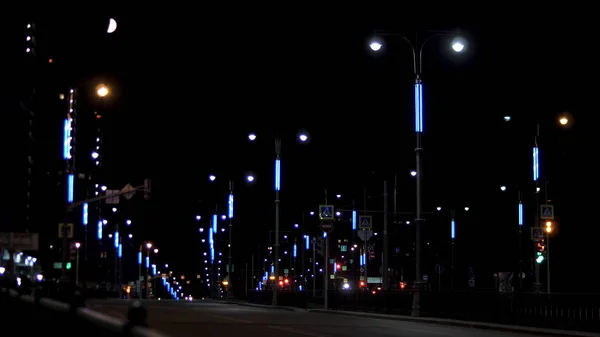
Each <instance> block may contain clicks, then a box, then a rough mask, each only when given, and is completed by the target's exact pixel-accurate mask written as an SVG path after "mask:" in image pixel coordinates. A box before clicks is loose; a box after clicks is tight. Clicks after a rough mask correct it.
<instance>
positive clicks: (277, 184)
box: [248, 132, 309, 306]
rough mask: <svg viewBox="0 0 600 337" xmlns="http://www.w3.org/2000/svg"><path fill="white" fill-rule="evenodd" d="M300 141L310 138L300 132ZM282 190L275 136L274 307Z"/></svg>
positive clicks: (273, 303) (277, 276)
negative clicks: (280, 195) (280, 194)
mask: <svg viewBox="0 0 600 337" xmlns="http://www.w3.org/2000/svg"><path fill="white" fill-rule="evenodd" d="M256 138H257V137H256V135H255V134H250V135H248V139H249V140H250V141H255V140H256ZM298 140H299V141H300V142H301V143H307V142H308V141H309V136H308V134H307V133H304V132H300V133H298ZM280 190H281V137H279V136H275V244H274V245H273V247H274V248H275V258H274V260H275V261H274V263H275V268H274V269H275V270H274V272H275V275H274V276H275V282H274V284H273V300H272V305H273V306H276V305H277V291H278V281H279V248H280V244H279V204H280V200H279V192H280Z"/></svg>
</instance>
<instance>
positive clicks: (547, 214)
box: [540, 205, 554, 220]
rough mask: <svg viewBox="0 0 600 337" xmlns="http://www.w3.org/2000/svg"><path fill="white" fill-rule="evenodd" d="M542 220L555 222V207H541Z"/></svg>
mask: <svg viewBox="0 0 600 337" xmlns="http://www.w3.org/2000/svg"><path fill="white" fill-rule="evenodd" d="M540 219H544V220H554V206H553V205H540Z"/></svg>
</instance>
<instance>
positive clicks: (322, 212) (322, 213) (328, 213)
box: [319, 205, 334, 220]
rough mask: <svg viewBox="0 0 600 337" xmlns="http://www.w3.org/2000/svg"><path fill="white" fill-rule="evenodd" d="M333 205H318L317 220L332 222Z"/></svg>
mask: <svg viewBox="0 0 600 337" xmlns="http://www.w3.org/2000/svg"><path fill="white" fill-rule="evenodd" d="M333 215H334V214H333V205H319V219H321V220H333Z"/></svg>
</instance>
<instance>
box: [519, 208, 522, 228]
mask: <svg viewBox="0 0 600 337" xmlns="http://www.w3.org/2000/svg"><path fill="white" fill-rule="evenodd" d="M519 226H523V204H522V203H520V202H519Z"/></svg>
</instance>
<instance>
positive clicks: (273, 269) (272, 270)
mask: <svg viewBox="0 0 600 337" xmlns="http://www.w3.org/2000/svg"><path fill="white" fill-rule="evenodd" d="M271 274H275V266H271Z"/></svg>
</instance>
